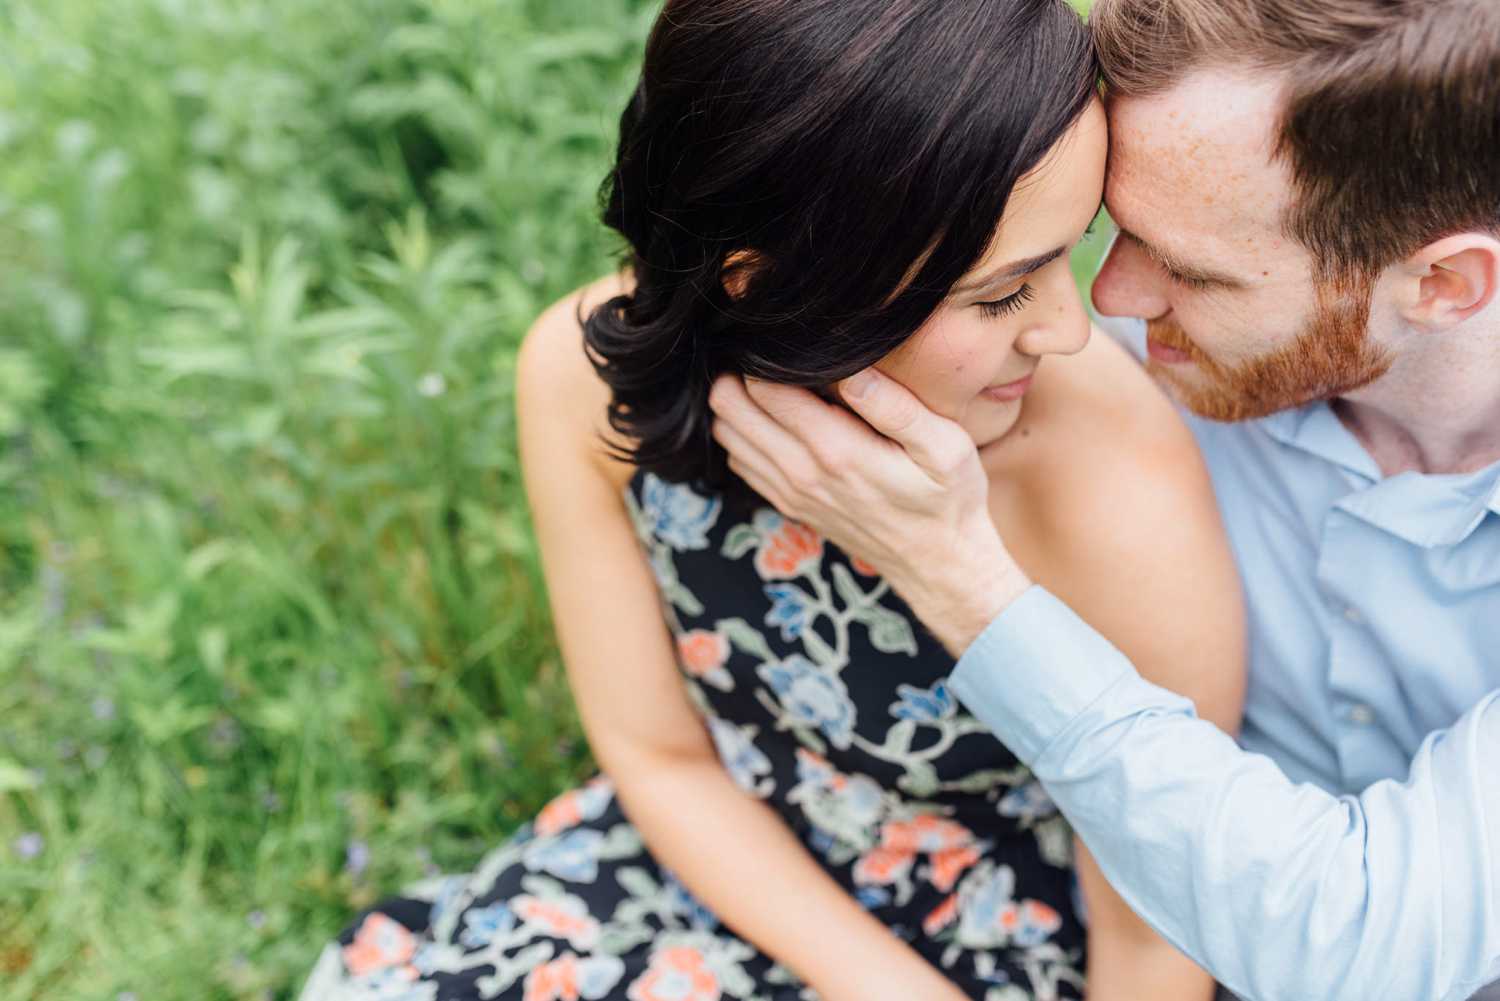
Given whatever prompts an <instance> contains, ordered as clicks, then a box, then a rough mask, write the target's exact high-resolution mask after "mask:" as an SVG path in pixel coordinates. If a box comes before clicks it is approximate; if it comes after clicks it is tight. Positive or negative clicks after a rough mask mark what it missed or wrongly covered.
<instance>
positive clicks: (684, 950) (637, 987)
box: [527, 946, 720, 1001]
mask: <svg viewBox="0 0 1500 1001" xmlns="http://www.w3.org/2000/svg"><path fill="white" fill-rule="evenodd" d="M719 996H720V991H719V978H718V977H716V976H714V973H713V971H712V970H710V969H709V968H708V965H707V964H706V963H705V962H704V961H703V954H702V953H701V952H699V951H698V950H697V949H694V948H692V947H690V946H674V947H672V948H668V949H662V950H661V951H659V952H657V953H656V954H655V955H653V956H652V957H651V967H650V969H648V970H647V971H646V972H645V973H643V974H641V976H640V977H639V978H638V979H637V980H636V981H635V983H633V984H631V985H630V990H629V992H628V993H627V994H626V997H628V998H629V999H630V1001H718V999H719ZM527 1001H531V999H530V998H528V999H527Z"/></svg>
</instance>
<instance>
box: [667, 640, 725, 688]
mask: <svg viewBox="0 0 1500 1001" xmlns="http://www.w3.org/2000/svg"><path fill="white" fill-rule="evenodd" d="M677 652H678V654H679V655H681V657H682V666H683V667H685V668H687V669H688V671H689V672H690V673H692V674H695V675H698V676H699V677H702V676H703V675H705V674H707V673H708V672H710V671H712V670H714V669H716V668H720V667H723V666H724V662H725V661H726V660H728V659H729V640H727V639H725V638H724V637H723V636H720V635H719V634H718V633H714V632H709V631H708V630H707V629H694V630H693V631H692V632H689V633H684V634H683V635H681V636H679V637H677Z"/></svg>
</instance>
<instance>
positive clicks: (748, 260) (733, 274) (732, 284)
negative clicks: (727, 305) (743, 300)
mask: <svg viewBox="0 0 1500 1001" xmlns="http://www.w3.org/2000/svg"><path fill="white" fill-rule="evenodd" d="M764 264H765V258H764V257H763V256H761V253H760V252H759V251H757V250H736V251H734V252H733V253H731V254H730V255H729V256H728V257H726V258H724V267H723V268H721V269H720V270H719V283H720V284H721V285H723V286H724V292H725V293H726V294H727V295H728V296H729V298H731V299H738V298H739V297H740V296H742V295H744V294H745V289H746V288H747V287H749V285H750V279H751V278H754V277H755V273H756V272H757V271H759V270H760V269H761V267H762V266H764Z"/></svg>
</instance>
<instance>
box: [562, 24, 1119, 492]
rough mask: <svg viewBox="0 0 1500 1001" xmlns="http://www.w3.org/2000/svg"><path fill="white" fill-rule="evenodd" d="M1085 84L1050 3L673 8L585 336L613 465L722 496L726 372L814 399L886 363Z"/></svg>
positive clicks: (1075, 40)
mask: <svg viewBox="0 0 1500 1001" xmlns="http://www.w3.org/2000/svg"><path fill="white" fill-rule="evenodd" d="M1095 82H1096V71H1095V65H1094V59H1093V51H1092V47H1091V44H1090V40H1089V36H1088V33H1087V31H1086V29H1085V28H1084V26H1083V23H1082V22H1081V20H1080V19H1079V17H1078V15H1077V14H1076V13H1074V11H1073V10H1072V9H1071V8H1069V7H1068V6H1067V5H1066V3H1064V0H669V2H668V3H667V4H666V7H665V9H664V10H663V11H662V13H661V15H660V16H659V18H658V19H657V22H656V25H655V27H654V29H653V30H652V33H651V36H650V40H649V41H648V43H647V46H646V58H645V65H644V68H643V70H642V72H641V79H640V84H639V86H638V87H637V88H636V91H635V94H634V96H633V97H632V98H631V100H630V103H629V105H628V106H627V107H626V109H625V112H624V115H623V116H622V117H621V120H620V143H619V150H618V155H617V158H616V162H615V166H614V169H613V170H612V171H611V172H610V174H609V176H608V178H607V179H606V180H605V184H604V202H605V209H604V221H605V223H606V224H607V225H608V226H610V227H611V228H613V229H615V230H617V231H618V232H619V233H620V234H621V235H623V236H624V238H625V240H626V241H627V242H628V244H629V265H630V268H631V270H632V271H633V272H634V278H635V289H634V291H633V293H632V294H630V295H626V296H620V297H617V298H614V299H612V300H610V301H609V302H607V303H605V304H604V305H602V306H601V307H599V308H598V309H597V310H595V311H594V312H593V313H592V314H591V315H589V316H587V317H586V318H584V320H583V325H584V336H585V342H586V344H587V348H588V352H589V355H590V358H591V359H592V361H593V363H594V366H595V368H596V369H597V370H598V371H599V374H600V376H601V377H602V378H603V379H604V381H605V382H606V383H608V385H609V387H610V389H611V391H612V401H611V405H610V411H609V417H610V423H611V424H612V426H613V427H614V428H615V430H616V431H617V432H619V433H620V434H621V435H622V436H623V437H624V438H625V439H626V440H628V442H629V443H630V444H629V447H628V448H627V449H626V457H627V458H628V459H629V460H630V461H632V462H634V463H635V464H636V465H637V466H639V467H640V468H642V469H644V470H647V471H650V472H654V473H656V474H658V475H660V476H663V477H664V478H667V479H670V480H676V481H680V482H700V483H709V484H724V483H727V482H728V479H729V477H728V474H727V471H726V469H725V466H724V457H723V453H722V451H721V450H720V449H718V447H717V446H716V444H715V443H714V441H713V439H712V437H711V434H710V421H711V413H710V411H709V409H708V391H709V387H710V386H711V385H712V383H713V380H714V378H716V377H717V376H718V375H719V374H721V373H724V372H735V373H740V374H743V375H748V376H753V377H756V378H761V379H767V380H772V381H776V382H782V383H788V384H792V385H799V386H809V387H822V386H827V385H829V384H831V383H833V382H836V381H838V380H840V379H843V378H846V377H848V376H850V375H852V374H854V373H855V372H857V371H859V370H861V369H863V368H866V367H868V366H869V365H871V364H873V363H875V362H876V361H878V360H880V359H881V358H883V357H884V356H886V355H887V354H889V353H890V352H891V351H892V350H894V349H895V348H897V347H898V346H900V345H901V344H902V343H903V342H904V341H905V340H906V339H907V338H909V337H910V336H911V335H912V334H914V333H915V332H916V331H917V330H918V329H919V328H920V327H921V326H922V324H923V323H924V322H925V321H926V320H927V319H928V317H930V316H931V315H932V313H933V312H934V311H935V310H936V309H937V307H938V306H939V305H940V304H941V303H942V301H943V300H944V298H945V297H946V296H947V294H948V292H949V290H950V289H951V288H952V286H953V285H954V284H955V283H956V282H957V281H958V280H959V279H960V278H962V277H963V276H964V275H965V274H966V273H968V272H969V271H970V270H971V269H972V268H973V267H974V265H975V264H976V263H977V262H978V261H979V260H980V259H981V258H982V257H983V255H984V253H985V251H986V250H987V248H988V246H989V244H990V242H991V239H992V237H993V235H994V232H995V228H996V226H997V225H998V223H999V221H1000V218H1001V216H1002V215H1003V214H1004V211H1005V205H1006V202H1007V200H1008V199H1009V198H1010V194H1011V190H1012V188H1013V187H1014V186H1015V184H1016V182H1017V180H1018V179H1019V178H1021V177H1022V176H1023V175H1024V174H1026V173H1027V172H1028V171H1030V170H1031V169H1032V168H1034V167H1036V166H1037V165H1038V164H1039V163H1040V162H1041V160H1042V159H1043V157H1044V156H1045V155H1046V154H1047V152H1048V151H1049V150H1050V149H1052V147H1053V146H1055V145H1056V144H1057V143H1058V141H1059V140H1060V139H1061V138H1062V137H1063V135H1064V134H1065V133H1066V132H1067V131H1068V129H1069V127H1070V126H1071V125H1072V124H1073V123H1074V122H1075V121H1076V120H1077V119H1078V117H1079V116H1080V115H1081V114H1082V112H1083V110H1084V109H1085V108H1086V107H1087V106H1088V103H1089V100H1090V98H1091V97H1092V96H1093V95H1094V93H1095ZM1087 197H1090V198H1092V197H1093V194H1092V193H1089V194H1088V195H1087ZM728 289H733V290H734V294H733V295H731V294H730V293H729V291H727V290H728Z"/></svg>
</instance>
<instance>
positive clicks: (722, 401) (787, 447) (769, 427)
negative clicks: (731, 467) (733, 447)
mask: <svg viewBox="0 0 1500 1001" xmlns="http://www.w3.org/2000/svg"><path fill="white" fill-rule="evenodd" d="M708 404H709V406H710V407H711V408H712V409H713V412H714V414H715V415H717V417H718V420H717V421H715V422H714V425H715V428H716V429H717V428H718V426H719V425H724V426H727V427H728V428H730V429H732V430H733V431H735V432H738V434H739V435H740V437H741V438H743V439H745V440H746V441H748V442H749V443H750V444H752V445H754V446H755V448H756V451H757V452H758V453H759V454H760V455H761V456H763V457H765V459H767V460H768V461H769V463H770V464H771V465H772V466H774V467H776V468H777V469H779V470H780V471H781V472H782V474H783V475H784V476H785V478H786V479H787V480H788V481H790V482H791V483H794V484H806V483H810V482H811V481H813V480H815V479H816V478H817V476H818V469H817V461H816V460H815V459H814V458H813V457H812V455H811V454H810V453H809V452H808V450H807V448H806V446H804V445H803V443H802V441H801V440H800V439H799V438H798V437H797V436H796V435H794V434H792V433H791V432H789V431H788V430H787V429H786V428H785V427H783V426H782V425H781V423H780V422H779V421H776V420H773V419H772V418H771V416H770V415H769V414H767V413H766V412H765V411H764V410H762V409H761V406H760V404H759V403H757V402H756V401H755V400H754V399H752V398H751V396H750V394H749V393H748V392H747V391H746V389H745V382H744V380H743V379H741V378H740V377H739V376H737V375H721V376H719V378H718V379H716V380H715V381H714V385H713V389H712V390H711V391H710V392H709V394H708ZM716 436H717V434H716Z"/></svg>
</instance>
